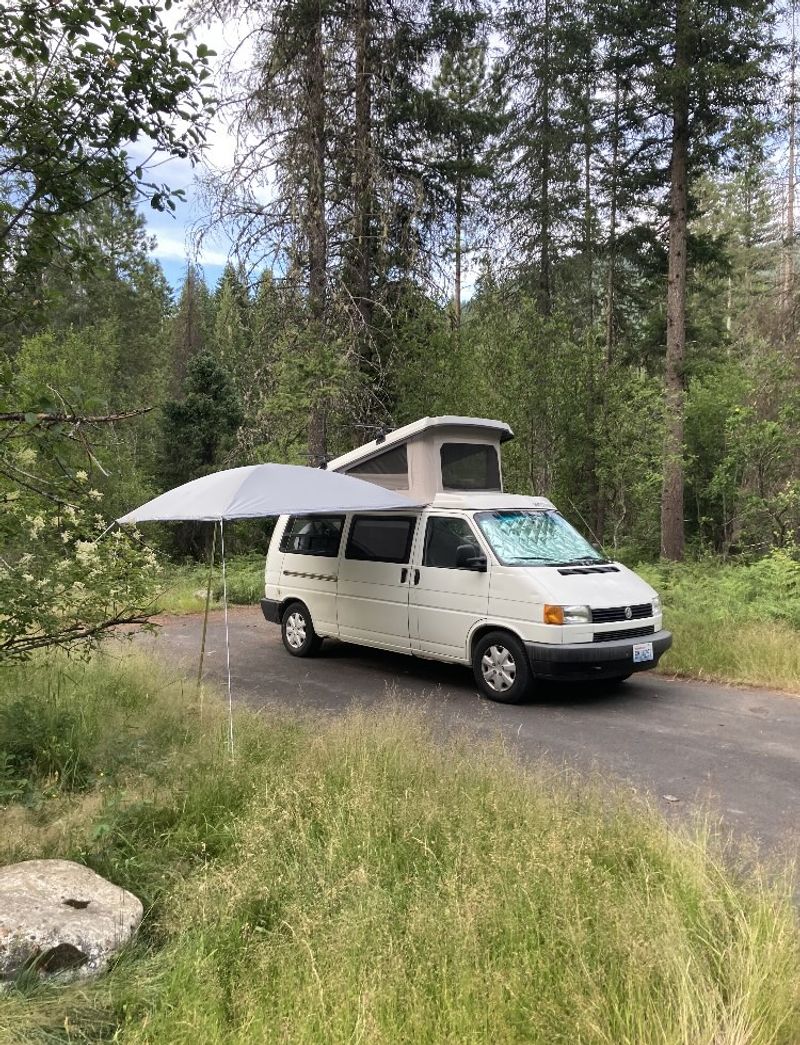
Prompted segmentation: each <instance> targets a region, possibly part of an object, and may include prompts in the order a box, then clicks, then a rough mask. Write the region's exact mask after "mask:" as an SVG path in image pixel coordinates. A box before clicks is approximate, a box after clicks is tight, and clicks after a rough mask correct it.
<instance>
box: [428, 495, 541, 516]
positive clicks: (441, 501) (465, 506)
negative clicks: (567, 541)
mask: <svg viewBox="0 0 800 1045" xmlns="http://www.w3.org/2000/svg"><path fill="white" fill-rule="evenodd" d="M427 507H428V508H450V509H453V510H454V511H463V512H493V511H499V512H503V511H514V510H516V511H543V510H546V509H554V508H555V505H554V504H553V502H552V501H548V499H547V498H546V497H525V496H523V495H522V494H515V493H467V492H465V493H437V495H436V497H434V499H433V500H432V501H431V503H430V504H429V505H427Z"/></svg>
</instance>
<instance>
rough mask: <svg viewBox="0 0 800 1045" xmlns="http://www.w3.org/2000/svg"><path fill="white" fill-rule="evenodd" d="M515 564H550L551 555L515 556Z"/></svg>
mask: <svg viewBox="0 0 800 1045" xmlns="http://www.w3.org/2000/svg"><path fill="white" fill-rule="evenodd" d="M514 561H515V562H534V561H535V562H550V561H551V560H550V556H549V555H515V556H514Z"/></svg>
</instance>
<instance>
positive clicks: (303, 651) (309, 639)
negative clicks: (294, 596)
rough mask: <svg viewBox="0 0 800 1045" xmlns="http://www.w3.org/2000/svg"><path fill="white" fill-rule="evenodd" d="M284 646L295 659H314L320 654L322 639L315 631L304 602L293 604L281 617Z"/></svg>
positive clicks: (290, 604)
mask: <svg viewBox="0 0 800 1045" xmlns="http://www.w3.org/2000/svg"><path fill="white" fill-rule="evenodd" d="M281 637H282V638H283V645H284V646H285V647H286V650H287V652H288V653H291V655H292V656H293V657H313V656H314V655H315V654H316V653H319V650H320V646H321V645H322V639H321V638H320V637H319V635H317V633H316V632H315V631H314V625H313V624H312V622H311V614H310V613H309V612H308V607H307V606H305V605H304V604H303V603H302V602H291V603H289V605H288V606H287V607H286V609H285V610H284V611H283V616H282V617H281Z"/></svg>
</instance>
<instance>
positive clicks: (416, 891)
mask: <svg viewBox="0 0 800 1045" xmlns="http://www.w3.org/2000/svg"><path fill="white" fill-rule="evenodd" d="M0 694H2V696H0V708H2V716H0V749H5V750H6V751H7V752H9V758H10V762H9V759H8V758H7V764H10V765H11V767H12V768H11V770H10V772H9V773H8V774H7V778H8V780H10V781H11V789H12V791H13V789H14V787H16V789H17V790H16V791H15V792H14V794H13V795H12V796H9V797H8V799H7V800H8V802H9V804H8V805H7V807H6V808H5V809H4V810H2V811H0V860H2V861H3V862H6V861H9V860H13V859H21V858H24V857H33V856H55V855H59V856H64V855H66V856H72V857H74V858H77V859H79V860H82V861H84V862H86V863H88V864H89V865H90V866H92V867H95V868H96V869H97V870H98V871H100V872H101V873H103V874H106V875H108V876H109V877H111V878H112V879H113V880H115V881H117V882H119V883H120V884H122V885H124V886H126V887H128V888H130V889H132V890H133V891H134V892H136V893H137V894H138V895H140V896H141V897H142V898H143V899H144V901H145V904H146V906H147V912H148V913H147V916H146V920H145V923H144V924H143V928H142V930H141V932H140V935H139V938H138V940H137V942H136V943H135V944H134V945H133V946H132V947H131V948H130V949H129V951H128V952H127V953H126V954H124V955H123V956H122V957H121V958H120V960H119V962H118V963H117V964H116V966H115V967H114V968H113V969H112V970H111V971H110V972H109V973H108V974H107V975H105V976H103V977H101V978H99V979H97V980H96V981H94V982H92V983H89V984H83V985H73V986H62V987H36V986H33V987H32V986H31V984H30V982H28V983H26V984H22V985H20V986H19V987H18V988H17V989H15V990H11V991H8V992H6V993H4V994H0V1038H2V1039H3V1040H4V1041H8V1042H14V1043H27V1042H71V1043H76V1042H96V1041H105V1040H108V1041H111V1040H113V1041H115V1042H123V1043H132V1042H137V1043H144V1042H151V1043H159V1045H162V1043H165V1042H170V1043H171V1045H172V1043H183V1042H186V1043H189V1042H191V1043H192V1045H195V1043H198V1042H202V1043H203V1045H214V1043H222V1042H225V1043H233V1042H237V1043H242V1045H244V1043H250V1042H262V1041H277V1040H281V1041H292V1042H309V1043H312V1042H313V1043H317V1042H340V1041H341V1042H345V1041H347V1042H350V1041H364V1042H381V1043H384V1042H385V1043H387V1045H389V1043H392V1045H393V1043H396V1042H453V1043H456V1042H458V1043H463V1042H475V1043H478V1042H490V1041H491V1042H495V1041H499V1042H514V1041H519V1042H542V1043H546V1045H557V1043H564V1045H567V1043H569V1045H572V1043H576V1042H581V1043H604V1045H624V1043H631V1045H633V1043H635V1045H648V1043H674V1045H679V1043H680V1045H685V1043H692V1045H695V1043H697V1045H700V1043H707V1045H723V1043H725V1045H734V1043H736V1045H738V1043H742V1045H744V1043H747V1045H761V1043H764V1045H766V1043H770V1045H782V1043H786V1045H790V1043H795V1042H797V1041H798V1040H799V1039H800V992H799V989H798V982H797V976H796V970H797V967H798V961H799V960H800V934H799V932H798V924H797V920H796V915H795V912H794V909H793V906H792V903H791V899H790V895H791V885H790V882H789V881H788V879H787V878H786V877H785V876H782V875H781V874H778V873H773V874H772V875H771V876H767V875H766V874H765V873H763V872H762V871H760V870H759V869H758V868H757V867H756V866H755V865H754V864H753V862H752V860H750V861H749V863H748V865H747V866H748V868H749V869H748V870H743V869H741V868H740V869H739V870H731V869H730V863H729V861H731V860H732V859H733V856H732V854H730V853H729V854H728V858H727V861H726V858H725V856H724V853H723V851H722V849H721V847H720V842H719V840H718V839H717V838H716V837H715V836H714V834H713V832H712V831H710V830H709V829H708V827H704V826H703V825H698V826H697V827H695V828H694V829H691V830H687V831H686V832H676V831H674V830H670V829H669V828H668V827H667V826H666V824H665V822H664V821H663V820H662V819H661V818H660V817H659V816H658V815H657V814H655V813H654V812H652V811H651V810H649V809H648V808H647V807H646V806H644V805H643V804H642V803H640V802H635V801H634V800H633V799H632V798H631V797H630V796H629V795H625V794H623V793H617V792H614V791H613V790H609V789H608V787H607V786H606V787H601V786H600V784H599V783H598V784H597V785H594V784H586V783H583V784H581V783H578V782H576V781H574V780H570V779H569V778H567V777H565V776H564V775H563V774H562V773H557V772H554V771H553V770H552V769H549V768H547V767H546V766H542V767H540V768H538V769H536V770H534V771H530V772H526V771H523V770H522V769H520V768H519V767H518V766H517V765H516V764H515V763H514V762H513V761H512V760H511V759H509V758H508V757H507V756H506V755H504V754H503V753H502V751H500V750H499V749H496V748H491V747H487V748H483V749H481V748H479V747H477V746H476V744H475V743H474V742H469V743H468V742H467V741H466V740H463V739H461V740H459V739H455V740H451V741H447V742H446V741H442V740H441V738H440V739H439V741H438V742H434V741H433V740H432V739H431V737H430V736H429V735H428V733H427V732H426V730H425V728H424V727H423V726H422V724H421V723H420V722H419V721H418V720H416V719H414V718H409V717H407V716H403V715H401V714H400V713H397V714H395V715H394V716H391V715H390V716H388V717H382V718H380V719H379V718H377V717H372V716H370V715H366V714H360V715H359V714H355V715H350V716H349V717H346V718H344V719H342V720H338V721H336V722H335V723H333V724H327V723H326V724H321V723H320V722H311V721H307V722H302V721H301V722H298V721H292V722H287V721H286V720H284V719H281V718H279V717H274V716H268V715H256V714H253V713H249V712H246V711H242V712H240V713H239V714H238V715H237V719H236V758H235V760H234V761H233V762H232V761H231V760H230V758H229V757H228V754H227V752H226V747H225V721H224V715H223V712H222V709H221V705H219V704H218V703H217V702H216V700H215V699H213V697H211V696H209V697H208V698H207V699H206V702H205V707H204V712H203V718H202V721H201V718H200V709H199V705H198V702H197V699H196V695H195V694H194V692H193V691H192V689H191V688H186V687H184V686H183V684H182V683H181V682H180V680H176V681H173V682H171V683H170V682H169V681H168V680H165V678H164V677H163V675H161V674H159V671H158V670H157V669H155V668H154V666H153V665H152V664H150V663H147V662H143V661H139V660H136V659H133V658H127V657H126V658H124V659H116V660H115V659H112V658H110V657H106V658H103V659H100V658H98V659H95V660H94V661H92V662H90V663H87V664H81V665H74V664H71V665H69V666H65V665H64V664H63V663H61V662H58V661H51V662H50V663H45V662H42V661H38V662H36V663H34V664H31V665H29V666H24V667H15V668H13V669H11V668H7V669H4V670H3V671H2V673H0ZM21 697H24V707H25V710H24V711H23V705H22V704H21V703H20V698H21ZM54 716H56V717H55V718H54ZM40 719H41V720H42V721H43V722H47V723H50V724H52V723H54V722H56V721H57V722H58V723H61V725H62V726H63V725H64V724H66V730H65V731H64V732H63V734H60V735H63V736H65V737H66V738H67V739H66V740H64V741H63V749H62V748H59V751H58V753H57V754H56V755H55V756H53V757H48V758H46V759H42V758H41V757H40V756H39V753H38V752H39V748H38V746H37V745H35V744H29V745H27V746H26V745H25V744H24V743H22V742H20V741H18V739H17V735H18V724H19V723H20V722H23V723H29V722H30V721H32V720H40ZM33 728H34V727H32V726H30V725H25V726H24V730H23V732H25V731H27V732H28V733H30V731H31V730H32V729H33ZM48 730H49V726H48V728H46V729H44V733H45V734H47V733H48ZM73 765H80V766H82V767H84V769H83V771H82V772H81V773H72V772H69V771H65V767H69V766H73ZM101 774H102V775H101ZM20 780H24V781H25V783H24V784H23V785H20V783H19V781H20ZM14 781H16V784H14Z"/></svg>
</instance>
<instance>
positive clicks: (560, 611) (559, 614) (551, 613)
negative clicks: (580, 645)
mask: <svg viewBox="0 0 800 1045" xmlns="http://www.w3.org/2000/svg"><path fill="white" fill-rule="evenodd" d="M544 622H545V624H563V623H564V607H563V606H548V605H545V608H544Z"/></svg>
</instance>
